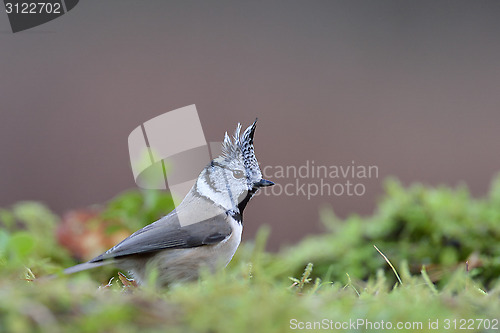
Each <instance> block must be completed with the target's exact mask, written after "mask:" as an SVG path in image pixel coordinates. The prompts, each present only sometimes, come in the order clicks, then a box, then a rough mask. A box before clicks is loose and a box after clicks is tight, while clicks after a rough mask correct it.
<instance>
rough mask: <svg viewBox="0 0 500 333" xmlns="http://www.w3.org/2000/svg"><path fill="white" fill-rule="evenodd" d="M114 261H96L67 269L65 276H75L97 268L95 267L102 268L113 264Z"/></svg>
mask: <svg viewBox="0 0 500 333" xmlns="http://www.w3.org/2000/svg"><path fill="white" fill-rule="evenodd" d="M112 263H113V260H103V261H96V262H91V261H88V262H84V263H83V264H78V265H75V266H73V267H69V268H66V269H65V270H64V274H73V273H76V272H81V271H84V270H87V269H91V268H95V267H100V266H105V265H109V264H112Z"/></svg>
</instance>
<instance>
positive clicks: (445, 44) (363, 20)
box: [0, 0, 500, 249]
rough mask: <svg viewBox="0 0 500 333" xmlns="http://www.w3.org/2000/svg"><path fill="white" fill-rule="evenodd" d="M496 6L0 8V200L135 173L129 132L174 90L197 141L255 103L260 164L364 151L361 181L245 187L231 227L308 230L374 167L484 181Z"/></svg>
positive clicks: (93, 4) (67, 204)
mask: <svg viewBox="0 0 500 333" xmlns="http://www.w3.org/2000/svg"><path fill="white" fill-rule="evenodd" d="M499 15H500V2H498V1H481V2H473V1H437V2H436V1H413V2H409V1H405V2H402V1H250V2H243V1H240V2H233V1H206V2H199V1H124V0H120V1H118V0H114V1H111V0H108V1H97V0H94V1H91V0H86V1H81V2H80V3H79V4H78V5H77V7H75V8H74V9H73V10H72V11H71V12H69V13H68V14H66V15H64V16H62V17H60V18H58V19H56V20H54V21H52V22H49V23H47V24H45V25H42V26H39V27H37V28H34V29H31V30H28V31H25V32H20V33H16V34H13V33H12V32H11V31H10V27H9V24H8V20H7V15H6V14H5V13H3V14H2V13H0V55H1V56H0V100H1V107H0V126H1V130H0V153H1V155H0V206H1V207H4V206H8V205H10V204H12V203H14V202H16V201H19V200H28V199H29V200H39V201H42V202H44V203H46V204H47V205H49V207H51V208H52V209H54V210H55V211H56V212H58V213H63V212H64V211H66V210H69V209H73V208H79V207H85V206H87V205H91V204H94V203H102V202H105V201H107V200H109V199H110V198H112V197H113V196H115V195H116V194H118V193H119V192H121V191H123V190H126V189H129V188H134V187H135V184H134V180H133V177H132V172H131V169H130V165H129V157H128V148H127V137H128V135H129V133H130V132H131V131H132V130H133V129H134V128H135V127H136V126H138V125H139V124H141V123H143V122H144V121H146V120H148V119H151V118H153V117H155V116H157V115H160V114H162V113H164V112H167V111H170V110H173V109H176V108H179V107H182V106H185V105H189V104H196V106H197V108H198V112H199V114H200V118H201V121H202V124H203V127H204V131H205V136H206V139H207V140H208V141H220V140H222V138H223V133H224V132H225V131H226V130H227V131H233V130H234V128H235V126H236V123H237V122H242V123H243V124H244V125H248V124H250V123H251V122H252V121H253V120H254V119H255V117H256V116H258V117H259V125H258V129H257V133H256V141H255V142H256V143H255V145H256V152H257V157H258V159H259V162H260V163H261V164H262V165H263V166H265V165H272V166H277V165H281V166H287V165H295V166H297V167H298V166H300V165H303V164H304V163H305V162H306V161H307V160H309V161H313V160H314V161H315V163H316V164H317V165H328V166H329V165H338V166H340V165H343V166H347V165H350V164H351V163H352V162H351V161H355V163H356V164H358V165H376V166H378V169H379V178H378V179H371V180H362V183H363V184H364V186H365V188H366V193H365V194H364V195H363V196H361V197H356V196H347V195H342V196H325V195H324V196H315V197H313V198H311V199H310V200H307V198H306V197H304V196H301V195H298V196H285V195H281V196H259V197H258V198H255V199H254V200H253V202H252V203H251V204H250V205H249V207H248V208H247V210H246V212H245V223H246V224H245V233H244V239H251V238H253V236H254V235H255V231H256V230H257V228H258V227H259V226H260V225H261V224H270V225H271V226H272V234H271V240H272V242H273V244H271V245H270V248H273V249H276V248H278V244H292V243H293V242H296V241H297V240H298V239H300V238H301V237H303V236H304V235H306V234H309V233H318V232H321V230H322V227H321V225H320V223H319V222H318V221H319V217H318V216H319V215H318V211H319V208H320V207H322V206H331V207H332V208H333V209H334V211H335V212H336V213H337V214H339V215H340V216H346V215H348V214H351V213H358V214H363V215H364V214H370V213H371V212H372V211H373V209H374V208H375V206H376V202H377V198H378V197H379V196H380V194H381V193H382V181H383V179H384V178H385V177H387V176H396V177H398V178H400V179H401V180H402V181H403V182H404V183H405V184H408V183H410V182H413V181H421V182H424V183H426V184H431V185H437V184H448V185H452V186H454V185H457V184H458V183H461V182H464V183H466V184H467V185H468V186H469V188H470V189H471V191H472V193H473V194H474V195H477V196H482V195H485V194H486V192H487V191H488V186H489V182H490V180H491V178H492V177H493V176H494V175H495V174H496V172H498V171H500V154H499V153H498V142H499V141H500V133H499V129H500V112H499V111H500V110H499V105H500V38H499V32H500V20H499V17H500V16H499ZM201 168H202V166H200V169H201ZM274 180H275V181H276V182H278V183H279V182H283V183H289V182H294V179H274ZM305 181H306V182H307V181H308V180H305ZM315 181H316V180H315ZM329 181H331V180H329ZM341 181H343V180H341ZM165 213H167V212H165Z"/></svg>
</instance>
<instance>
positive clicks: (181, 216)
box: [64, 119, 274, 287]
mask: <svg viewBox="0 0 500 333" xmlns="http://www.w3.org/2000/svg"><path fill="white" fill-rule="evenodd" d="M256 124H257V119H256V120H255V121H254V122H253V124H252V125H250V126H249V127H248V128H247V129H246V130H245V131H244V132H243V133H241V128H242V127H241V124H240V123H238V125H237V127H236V131H235V132H234V136H233V138H231V137H230V136H229V135H228V134H227V132H226V133H225V136H224V141H223V143H222V154H221V155H220V156H218V157H217V158H215V159H214V160H212V161H211V162H210V163H209V164H208V165H206V166H205V168H203V170H202V171H201V173H200V174H199V176H198V178H197V179H196V181H195V183H194V185H193V186H192V188H191V189H190V191H189V192H188V193H187V195H186V196H185V198H184V199H183V200H182V201H181V203H180V204H179V205H178V206H177V207H176V208H175V209H174V210H173V211H172V212H170V213H169V214H168V215H166V216H164V217H162V218H160V219H159V220H157V221H155V222H153V223H151V224H149V225H147V226H145V227H144V228H142V229H140V230H138V231H136V232H134V233H133V234H132V235H130V236H129V237H127V238H125V239H124V240H123V241H121V242H120V243H118V244H117V245H115V246H113V247H112V248H110V249H109V250H107V251H106V252H104V253H102V254H100V255H98V256H97V257H95V258H93V259H91V260H89V261H88V262H85V263H82V264H78V265H76V266H73V267H69V268H66V269H65V270H64V273H65V274H72V273H76V272H80V271H83V270H87V269H91V268H95V267H100V266H103V265H108V264H114V265H115V266H117V267H118V268H119V269H122V270H126V271H128V272H129V273H130V274H131V275H132V277H133V278H134V280H135V282H136V283H137V284H139V285H140V284H144V283H145V282H146V281H147V279H148V276H149V275H148V274H150V273H151V272H152V271H153V270H156V284H157V285H159V286H161V287H165V286H168V285H171V284H176V283H183V282H186V281H192V280H196V279H198V277H199V274H200V270H203V269H208V270H209V271H210V272H215V271H217V270H218V269H221V268H224V267H226V266H227V264H228V263H229V262H230V261H231V259H232V258H233V255H234V254H235V252H236V250H237V248H238V246H239V244H240V242H241V235H242V231H243V211H244V209H245V208H246V206H247V204H248V202H249V200H250V199H251V198H252V197H253V196H254V195H255V194H256V193H257V191H258V190H259V189H261V188H263V187H267V186H272V185H274V183H273V182H272V181H270V180H266V179H263V178H262V172H261V170H260V167H259V164H258V162H257V158H256V157H255V152H254V142H253V141H254V133H255V128H256Z"/></svg>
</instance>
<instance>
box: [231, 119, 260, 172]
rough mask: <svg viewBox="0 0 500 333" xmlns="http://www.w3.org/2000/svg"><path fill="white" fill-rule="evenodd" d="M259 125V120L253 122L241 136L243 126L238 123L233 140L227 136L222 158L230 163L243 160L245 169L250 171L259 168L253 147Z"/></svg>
mask: <svg viewBox="0 0 500 333" xmlns="http://www.w3.org/2000/svg"><path fill="white" fill-rule="evenodd" d="M256 125H257V119H255V121H254V122H253V124H252V125H250V126H248V128H247V129H246V130H245V131H244V132H243V134H242V135H240V132H241V124H240V123H238V126H237V127H236V131H235V132H234V135H233V140H231V138H230V137H229V135H228V134H227V132H226V134H225V136H224V142H223V144H222V156H223V157H224V158H225V159H226V160H227V161H230V160H232V159H238V158H242V159H243V163H244V164H245V168H247V169H248V170H253V169H254V168H258V163H257V159H256V158H255V152H254V147H253V136H254V133H255V128H256Z"/></svg>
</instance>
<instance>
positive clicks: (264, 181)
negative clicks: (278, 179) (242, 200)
mask: <svg viewBox="0 0 500 333" xmlns="http://www.w3.org/2000/svg"><path fill="white" fill-rule="evenodd" d="M273 185H274V183H273V182H272V181H270V180H267V179H261V180H260V181H258V182H256V183H254V184H253V186H254V187H266V186H273Z"/></svg>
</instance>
